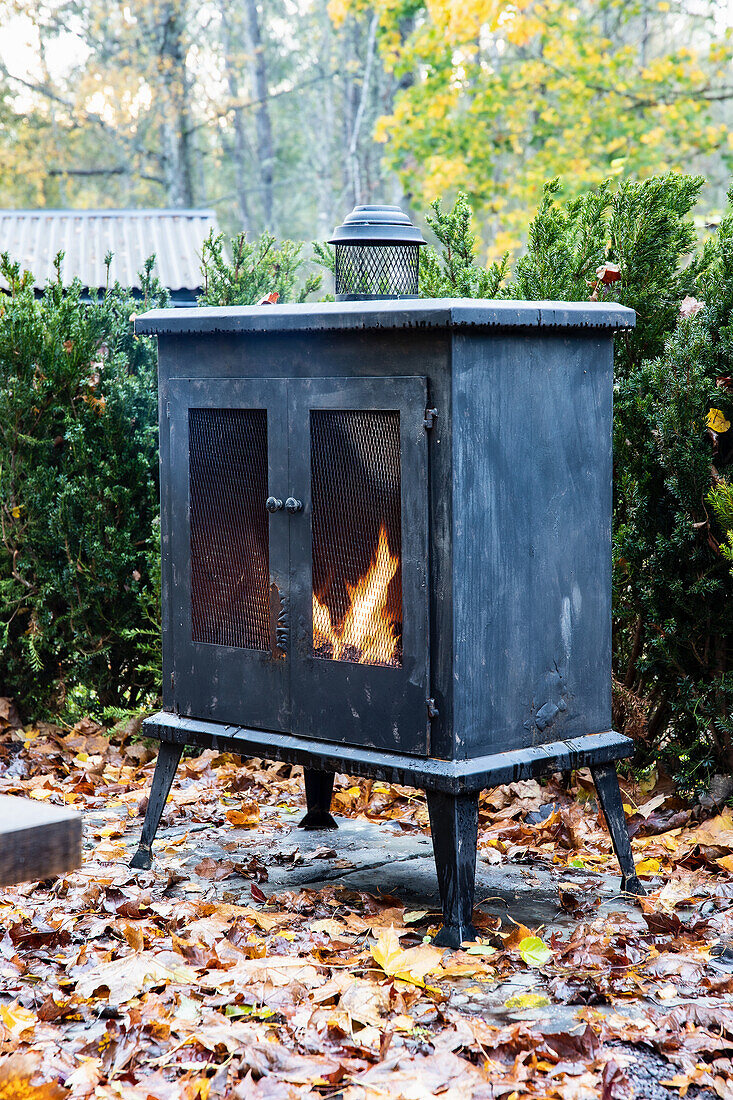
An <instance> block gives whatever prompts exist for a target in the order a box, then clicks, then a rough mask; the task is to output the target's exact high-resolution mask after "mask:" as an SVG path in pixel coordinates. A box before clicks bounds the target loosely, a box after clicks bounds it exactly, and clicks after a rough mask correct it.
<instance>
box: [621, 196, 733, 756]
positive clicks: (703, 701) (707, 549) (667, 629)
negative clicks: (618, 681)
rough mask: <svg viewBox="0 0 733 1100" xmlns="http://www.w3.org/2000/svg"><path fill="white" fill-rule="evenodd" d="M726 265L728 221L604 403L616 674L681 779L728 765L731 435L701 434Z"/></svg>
mask: <svg viewBox="0 0 733 1100" xmlns="http://www.w3.org/2000/svg"><path fill="white" fill-rule="evenodd" d="M732 258H733V214H732V213H729V215H728V216H727V217H726V218H725V219H724V221H723V222H722V223H721V226H720V228H719V230H718V232H717V234H716V236H715V238H714V239H713V241H712V242H711V243H710V244H709V245H708V246H707V247H706V249H705V250H704V251H703V253H702V255H701V257H700V259H699V260H698V261H697V262H696V263H695V264H693V265H692V266H691V268H690V269H689V272H688V273H687V275H686V277H687V278H688V279H694V284H693V286H692V288H691V289H692V291H693V294H694V296H695V299H696V301H695V302H693V303H692V305H693V307H694V308H693V310H692V311H690V310H689V309H687V310H685V311H684V312H686V313H689V314H690V315H689V316H681V317H679V319H678V322H677V324H676V326H675V328H674V329H673V331H672V332H671V333H670V334H669V336H668V338H667V340H666V341H665V344H664V347H663V350H662V351H661V353H660V354H659V355H658V356H657V357H656V358H654V359H650V360H647V361H643V362H635V363H633V364H632V365H631V367H630V369H629V371H628V374H627V375H626V377H622V378H621V379H620V381H619V389H618V395H617V401H616V433H615V462H616V467H617V471H618V476H617V486H616V489H617V493H616V531H615V540H616V546H615V557H616V595H617V607H616V614H617V623H618V629H617V641H616V647H617V660H618V665H619V674H620V675H621V676H622V677H623V679H624V680H625V682H626V683H627V684H628V685H632V686H633V687H634V690H635V691H636V693H637V695H640V696H643V697H646V698H648V699H649V719H648V731H649V734H650V738H649V740H650V747H651V746H652V745H653V744H654V742H655V741H656V742H657V743H659V744H660V747H661V750H662V752H663V754H664V755H666V756H667V758H668V760H669V763H670V766H671V767H673V768H674V769H675V771H676V773H677V774H678V775H679V774H680V773H682V774H687V775H690V776H692V777H697V776H699V775H700V774H702V773H704V772H705V770H707V769H708V768H709V767H710V766H711V765H712V764H717V765H718V766H723V767H725V768H727V769H728V770H730V768H731V767H733V617H731V614H730V608H731V606H732V601H733V576H732V575H731V571H730V567H729V563H728V562H727V561H726V559H725V556H724V554H723V553H722V552H721V549H720V545H719V543H720V540H721V538H723V539H724V538H725V536H726V534H727V529H726V527H725V516H726V514H730V513H729V512H728V513H727V512H726V506H725V488H724V485H725V482H720V481H719V478H720V477H723V478H725V476H726V471H728V476H730V473H731V472H733V471H731V469H730V467H731V462H732V461H733V441H732V440H731V434H733V433H731V432H730V426H729V427H728V430H726V431H722V432H720V433H718V432H713V431H711V429H710V426H709V425H710V423H711V421H710V420H709V414H710V410H711V409H719V410H720V411H721V412H722V414H723V417H722V420H723V422H724V423H727V422H729V421H731V420H733V395H731V393H730V392H729V391H728V390H727V389H726V386H727V381H728V376H729V375H730V373H731V370H732V369H733V338H732V337H733V327H732V324H733V263H732V262H731V260H732ZM680 285H681V284H680V282H679V281H678V282H677V286H680ZM701 302H704V303H705V305H704V307H701V306H700V304H699V303H701ZM650 304H651V303H650ZM695 311H696V312H695ZM716 483H717V484H716ZM716 504H717V507H716ZM711 505H712V507H711ZM728 507H730V498H729V502H728ZM632 623H633V624H634V631H633V636H634V637H637V638H638V642H637V644H636V645H634V644H633V643H632V641H631V638H632V630H631V625H632ZM637 631H638V634H637Z"/></svg>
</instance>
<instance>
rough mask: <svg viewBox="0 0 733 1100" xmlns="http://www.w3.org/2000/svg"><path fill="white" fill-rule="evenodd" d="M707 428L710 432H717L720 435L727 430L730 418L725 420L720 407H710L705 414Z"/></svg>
mask: <svg viewBox="0 0 733 1100" xmlns="http://www.w3.org/2000/svg"><path fill="white" fill-rule="evenodd" d="M707 421H708V428H710V431H711V432H717V433H718V435H722V434H723V432H727V431H728V428H730V420H726V418H725V413H723V412H721V410H720V409H711V410H710V412H709V413H708V416H707Z"/></svg>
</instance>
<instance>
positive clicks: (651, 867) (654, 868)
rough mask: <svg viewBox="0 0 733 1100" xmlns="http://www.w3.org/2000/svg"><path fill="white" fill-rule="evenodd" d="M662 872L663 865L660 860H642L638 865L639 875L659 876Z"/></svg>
mask: <svg viewBox="0 0 733 1100" xmlns="http://www.w3.org/2000/svg"><path fill="white" fill-rule="evenodd" d="M661 870H662V865H661V863H660V862H659V860H658V859H642V861H641V862H640V863H637V865H636V873H637V875H658V874H659V872H660V871H661Z"/></svg>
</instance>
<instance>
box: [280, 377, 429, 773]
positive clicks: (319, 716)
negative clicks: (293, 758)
mask: <svg viewBox="0 0 733 1100" xmlns="http://www.w3.org/2000/svg"><path fill="white" fill-rule="evenodd" d="M289 388H290V414H291V415H290V423H289V430H290V449H291V454H290V469H291V480H292V476H293V474H294V473H295V471H298V470H299V469H300V466H301V458H302V459H303V474H302V476H301V475H297V474H296V479H297V493H296V495H298V494H300V493H301V491H302V495H303V500H304V508H303V512H302V515H299V516H297V517H296V516H294V517H293V522H292V525H291V570H292V576H291V587H292V590H293V592H294V594H295V595H294V621H296V622H297V624H298V634H297V644H296V652H295V655H294V663H293V667H292V671H291V678H292V693H293V717H294V732H299V733H303V734H308V735H309V736H314V737H322V738H324V739H325V740H337V741H346V742H350V743H353V744H373V745H382V746H385V747H387V746H389V747H391V748H395V749H400V750H401V751H403V752H425V751H426V744H427V721H426V718H427V713H426V697H427V662H428V656H427V649H428V647H427V584H426V576H427V465H426V463H427V442H426V439H425V435H426V433H425V427H424V423H423V421H424V417H425V392H426V389H425V381H424V379H421V378H391V379H354V378H352V379H343V380H341V379H321V380H304V381H302V382H290V383H289ZM295 489H296V486H295V485H294V486H293V490H292V491H293V492H295ZM296 603H297V608H296Z"/></svg>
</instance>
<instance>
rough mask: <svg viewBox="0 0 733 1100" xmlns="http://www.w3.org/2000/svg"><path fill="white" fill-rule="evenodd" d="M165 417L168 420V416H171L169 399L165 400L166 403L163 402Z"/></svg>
mask: <svg viewBox="0 0 733 1100" xmlns="http://www.w3.org/2000/svg"><path fill="white" fill-rule="evenodd" d="M165 417H166V420H170V418H171V403H170V401H166V403H165Z"/></svg>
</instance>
